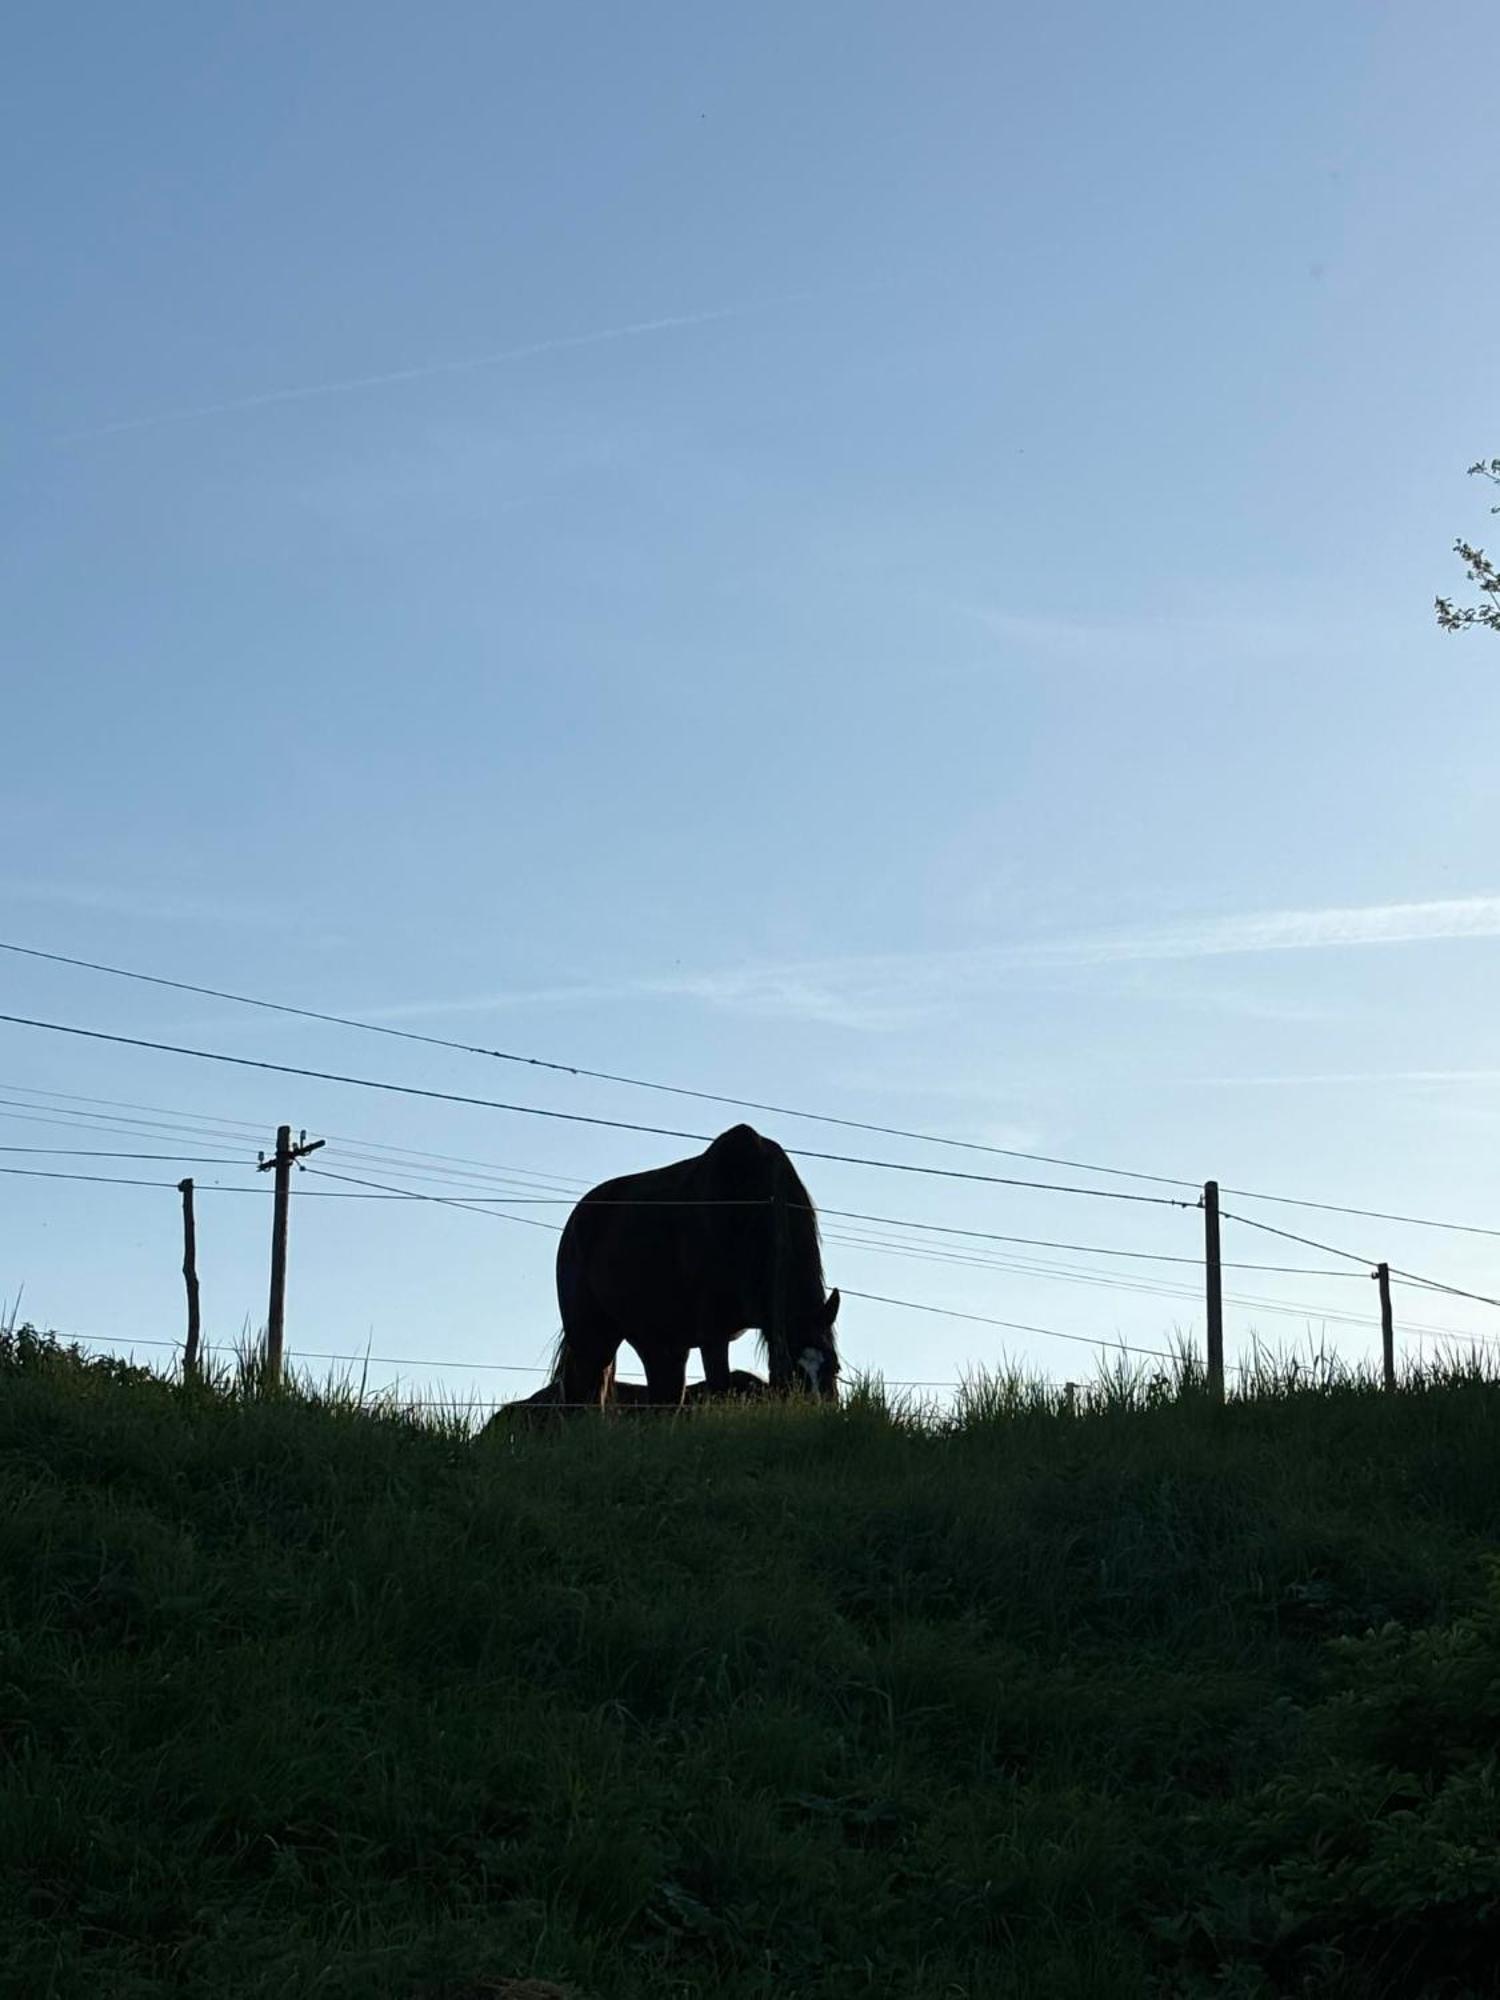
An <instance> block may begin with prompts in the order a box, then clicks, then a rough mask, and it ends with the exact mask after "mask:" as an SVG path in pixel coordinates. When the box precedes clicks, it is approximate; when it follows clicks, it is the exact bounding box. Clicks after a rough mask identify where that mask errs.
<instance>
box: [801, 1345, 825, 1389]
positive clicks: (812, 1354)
mask: <svg viewBox="0 0 1500 2000" xmlns="http://www.w3.org/2000/svg"><path fill="white" fill-rule="evenodd" d="M797 1366H798V1367H799V1368H800V1369H801V1370H802V1372H803V1374H804V1375H805V1376H806V1377H807V1386H808V1387H809V1388H810V1389H811V1390H812V1392H813V1394H814V1395H815V1396H816V1395H818V1394H819V1393H820V1391H821V1389H822V1387H823V1370H824V1369H825V1368H826V1367H827V1366H828V1357H827V1356H826V1355H825V1354H823V1353H822V1352H821V1351H820V1350H819V1349H818V1348H816V1347H804V1348H803V1350H802V1352H801V1353H800V1354H799V1355H798V1356H797Z"/></svg>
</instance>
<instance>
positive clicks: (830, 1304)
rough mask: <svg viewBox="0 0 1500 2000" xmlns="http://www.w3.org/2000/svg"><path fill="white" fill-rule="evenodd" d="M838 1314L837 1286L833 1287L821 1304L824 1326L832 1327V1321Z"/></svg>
mask: <svg viewBox="0 0 1500 2000" xmlns="http://www.w3.org/2000/svg"><path fill="white" fill-rule="evenodd" d="M838 1316H839V1295H838V1289H837V1287H835V1288H834V1290H833V1291H831V1292H830V1293H829V1294H828V1297H827V1299H826V1301H825V1302H824V1305H823V1324H824V1326H826V1327H828V1328H830V1329H832V1326H833V1322H834V1321H835V1320H836V1319H837V1318H838Z"/></svg>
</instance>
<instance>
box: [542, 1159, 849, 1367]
mask: <svg viewBox="0 0 1500 2000" xmlns="http://www.w3.org/2000/svg"><path fill="white" fill-rule="evenodd" d="M557 1302H558V1307H559V1309H560V1311H561V1314H562V1326H563V1330H562V1337H561V1339H560V1340H559V1342H558V1344H557V1353H556V1359H555V1365H554V1369H553V1379H554V1381H555V1382H556V1383H557V1384H558V1399H559V1401H561V1402H563V1403H596V1402H602V1401H603V1400H604V1399H605V1398H606V1397H607V1395H608V1390H609V1383H608V1380H607V1374H606V1371H607V1370H609V1369H610V1368H611V1366H612V1365H613V1362H614V1358H615V1355H616V1353H617V1351H618V1349H619V1346H620V1343H621V1341H622V1340H623V1341H628V1343H629V1344H630V1346H631V1347H633V1348H634V1349H635V1351H636V1353H637V1354H638V1355H639V1356H640V1359H641V1363H642V1365H643V1367H644V1368H645V1371H646V1386H647V1390H648V1393H649V1396H650V1400H651V1401H652V1402H653V1403H657V1404H667V1405H676V1404H678V1403H680V1402H681V1401H682V1397H683V1386H684V1383H685V1381H686V1377H687V1359H688V1354H689V1352H690V1350H691V1349H693V1348H695V1347H696V1348H699V1349H700V1350H701V1352H702V1355H703V1371H704V1379H705V1384H706V1387H707V1389H708V1391H709V1393H717V1394H724V1393H726V1392H728V1391H729V1390H730V1389H731V1387H732V1383H733V1373H732V1371H731V1369H730V1366H729V1343H730V1342H731V1341H732V1340H734V1339H735V1338H737V1336H738V1335H739V1334H741V1333H743V1332H744V1331H745V1330H746V1329H747V1328H748V1327H758V1328H759V1329H760V1333H761V1338H762V1341H763V1343H764V1347H765V1352H766V1360H767V1365H768V1372H769V1375H770V1388H771V1390H772V1392H773V1393H775V1394H781V1395H785V1394H787V1393H789V1392H791V1391H792V1390H793V1389H801V1390H804V1391H806V1392H807V1393H809V1394H811V1395H813V1396H815V1397H818V1398H820V1399H822V1400H826V1401H837V1399H838V1375H839V1358H838V1348H837V1346H836V1345H835V1342H834V1334H833V1326H834V1321H835V1319H836V1318H837V1316H838V1309H839V1295H838V1293H837V1292H836V1291H834V1292H825V1290H824V1286H823V1258H822V1252H821V1250H820V1248H819V1244H818V1219H817V1215H816V1213H815V1212H814V1209H813V1205H812V1202H811V1200H810V1198H809V1196H808V1192H807V1189H806V1188H805V1187H804V1186H803V1185H802V1182H801V1179H800V1178H799V1176H798V1174H797V1170H796V1168H795V1167H794V1166H793V1165H792V1163H791V1161H790V1160H789V1159H788V1158H787V1156H786V1154H785V1152H784V1151H783V1150H782V1148H781V1147H780V1146H778V1145H777V1144H776V1142H775V1140H774V1139H764V1138H762V1137H761V1135H760V1133H758V1132H756V1131H753V1130H752V1129H751V1127H750V1126H748V1125H735V1126H732V1127H731V1128H730V1129H729V1131H727V1132H721V1133H720V1134H719V1136H718V1138H717V1139H715V1140H713V1142H712V1143H711V1144H710V1145H709V1146H708V1147H707V1149H706V1150H705V1151H704V1152H702V1153H697V1154H694V1155H693V1157H692V1158H691V1159H687V1160H674V1161H673V1162H672V1163H671V1165H669V1166H665V1167H652V1168H649V1169H648V1170H647V1171H645V1172H644V1173H638V1174H622V1175H621V1176H620V1177H619V1178H618V1179H616V1180H610V1181H604V1182H602V1183H601V1184H600V1186H598V1187H596V1188H591V1189H590V1191H589V1192H588V1193H587V1194H586V1195H584V1197H583V1198H582V1200H581V1201H580V1202H579V1203H578V1205H577V1207H576V1208H574V1210H573V1212H572V1214H571V1215H570V1216H569V1217H568V1220H567V1224H566V1226H565V1227H564V1229H563V1233H562V1241H561V1242H560V1243H559V1245H558V1249H557Z"/></svg>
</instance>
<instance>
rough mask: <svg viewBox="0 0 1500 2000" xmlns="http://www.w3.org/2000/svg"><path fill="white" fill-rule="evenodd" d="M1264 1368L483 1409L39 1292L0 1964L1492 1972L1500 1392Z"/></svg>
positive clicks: (58, 1990) (0, 1437) (6, 1707)
mask: <svg viewBox="0 0 1500 2000" xmlns="http://www.w3.org/2000/svg"><path fill="white" fill-rule="evenodd" d="M1263 1363H1264V1365H1261V1363H1260V1362H1257V1364H1256V1366H1255V1367H1254V1368H1253V1369H1252V1372H1251V1373H1250V1375H1249V1376H1248V1377H1247V1378H1245V1379H1244V1380H1243V1381H1242V1382H1241V1384H1240V1385H1239V1389H1238V1392H1237V1393H1236V1394H1235V1395H1234V1397H1233V1398H1232V1399H1231V1402H1230V1403H1229V1405H1228V1406H1227V1407H1225V1408H1223V1409H1216V1408H1215V1407H1214V1406H1213V1405H1212V1404H1211V1403H1210V1402H1209V1400H1208V1398H1207V1395H1206V1392H1205V1389H1204V1385H1203V1382H1202V1378H1201V1374H1200V1373H1199V1371H1198V1370H1197V1368H1196V1366H1195V1364H1194V1363H1193V1362H1192V1361H1191V1360H1190V1358H1189V1357H1187V1356H1185V1355H1184V1356H1180V1357H1179V1359H1178V1361H1177V1362H1176V1363H1175V1364H1172V1365H1169V1366H1167V1367H1166V1368H1164V1369H1160V1370H1158V1371H1156V1372H1154V1373H1151V1372H1139V1371H1135V1370H1133V1369H1132V1368H1130V1367H1128V1366H1126V1365H1124V1363H1123V1359H1122V1362H1121V1364H1120V1365H1117V1366H1114V1367H1112V1368H1110V1369H1109V1370H1108V1371H1107V1372H1105V1373H1103V1374H1102V1375H1101V1376H1100V1377H1099V1379H1098V1380H1096V1381H1095V1382H1093V1383H1090V1384H1086V1385H1081V1386H1080V1387H1079V1389H1078V1390H1077V1391H1076V1392H1075V1393H1074V1394H1073V1395H1072V1396H1071V1397H1068V1396H1067V1395H1066V1393H1065V1392H1062V1391H1056V1390H1053V1389H1050V1388H1047V1387H1045V1386H1044V1385H1040V1384H1037V1383H1035V1382H1033V1381H1031V1380H1029V1379H1028V1378H1026V1377H1025V1376H1024V1375H1022V1374H1019V1373H1006V1374H1001V1375H994V1376H976V1377H974V1378H973V1379H972V1380H971V1381H970V1382H968V1383H967V1384H966V1385H965V1387H964V1389H963V1390H962V1392H961V1393H960V1395H959V1396H958V1398H957V1399H956V1401H955V1402H954V1403H953V1405H952V1406H951V1407H947V1408H938V1407H936V1406H933V1405H931V1404H922V1403H921V1402H910V1401H908V1402H903V1401H901V1400H899V1399H895V1398H891V1397H889V1396H888V1395H887V1394H886V1393H885V1392H884V1390H883V1389H882V1386H881V1384H880V1383H879V1382H878V1381H874V1380H866V1381H863V1382H859V1383H856V1384H855V1385H854V1386H853V1389H852V1391H851V1393H850V1394H849V1396H848V1397H847V1398H846V1400H845V1402H844V1404H843V1405H842V1407H841V1408H840V1409H839V1410H837V1411H834V1412H829V1411H826V1410H818V1409H812V1408H807V1407H796V1406H793V1407H781V1408H777V1407H762V1406H756V1407H752V1408H724V1409H710V1410H707V1411H704V1412H702V1413H699V1414H696V1415H695V1416H693V1417H692V1419H691V1420H666V1421H661V1420H657V1421H646V1422H642V1421H638V1420H629V1421H601V1420H598V1419H593V1418H587V1419H584V1420H581V1421H577V1422H574V1423H571V1424H569V1425H567V1426H565V1427H563V1428H562V1429H561V1430H559V1431H558V1432H556V1433H553V1434H534V1433H528V1432H517V1433H516V1434H514V1435H509V1434H507V1433H506V1432H504V1431H503V1430H500V1431H498V1432H495V1433H491V1434H489V1435H487V1436H486V1437H485V1438H484V1439H483V1440H482V1441H480V1442H478V1443H476V1442H474V1441H473V1438H472V1431H473V1428H474V1425H473V1416H474V1413H473V1412H471V1411H469V1410H466V1409H464V1408H462V1407H459V1406H455V1407H453V1408H451V1409H446V1410H438V1411H437V1412H433V1411H431V1410H427V1409H417V1408H414V1407H406V1408H403V1407H402V1406H401V1404H400V1402H399V1400H398V1399H396V1398H385V1399H377V1400H376V1401H375V1402H374V1403H373V1404H372V1402H371V1400H370V1399H369V1398H367V1397H366V1395H365V1393H364V1385H363V1382H362V1380H361V1379H360V1378H359V1377H358V1376H357V1375H350V1376H346V1377H340V1378H334V1379H330V1380H328V1381H325V1382H322V1383H317V1384H314V1383H311V1382H309V1381H306V1380H304V1381H298V1382H293V1383H291V1384H289V1385H288V1386H287V1387H285V1388H284V1389H282V1390H281V1391H279V1392H278V1393H274V1394H273V1393H268V1390H267V1385H266V1384H265V1382H264V1380H263V1379H260V1378H258V1377H257V1374H256V1369H255V1363H254V1356H253V1352H251V1351H249V1350H247V1351H246V1353H244V1354H243V1355H241V1356H240V1357H239V1362H238V1363H237V1364H236V1363H234V1362H228V1361H226V1362H225V1363H224V1364H222V1365H221V1366H220V1367H218V1368H217V1369H216V1370H211V1371H210V1374H209V1377H208V1379H207V1380H205V1381H204V1382H202V1383H200V1384H196V1385H191V1386H185V1385H182V1384H180V1383H171V1382H166V1381H162V1380H160V1379H157V1378H155V1377H153V1376H152V1375H150V1374H149V1373H148V1372H147V1371H144V1370H139V1369H133V1368H130V1367H128V1366H127V1365H125V1364H123V1363H119V1362H112V1361H98V1360H90V1359H89V1358H87V1357H85V1356H82V1355H79V1354H77V1353H76V1352H69V1351H68V1350H66V1349H61V1348H59V1347H58V1346H56V1345H55V1344H54V1343H52V1342H50V1341H48V1340H46V1339H45V1338H43V1337H41V1336H38V1335H35V1334H34V1333H32V1332H31V1331H30V1330H27V1329H22V1328H19V1327H16V1326H12V1327H11V1328H10V1329H9V1330H8V1331H6V1332H4V1333H0V1992H4V1993H7V1994H8V1993H11V1992H15V1993H17V1994H26V1995H33V1994H34V1995H37V1996H71V1995H74V1994H78V1995H83V1994H103V1995H108V1996H111V1997H112V2000H114V1997H115V1996H118V2000H139V1996H145V1995H157V1994H164V1993H167V1992H185V1993H204V1994H214V1995H224V1996H230V1997H231V2000H239V1996H246V2000H248V1996H252V1995H253V1996H262V1995H264V1996H269V1995H272V1994H275V1995H277V1996H280V1995H285V1994H298V1995H301V1994H308V1995H318V1996H344V1995H347V1996H351V2000H352V1996H355V1995H360V1996H365V1995H375V1996H384V1995H390V1996H400V2000H414V1996H423V1995H428V1996H433V2000H438V1996H449V2000H475V1997H476V1996H478V1995H480V1994H482V1993H495V1992H501V1991H503V1990H504V1987H503V1985H502V1984H501V1982H502V1981H503V1980H506V1979H517V1978H522V1977H526V1976H530V1977H535V1978H547V1979H552V1980H556V1981H559V1982H561V1983H562V1984H563V1986H564V1987H565V1988H566V1989H567V1990H569V1991H570V1992H574V1993H577V1994H580V1995H594V1996H597V2000H636V1996H646V1995H651V1996H658V1995H688V1994H700V1993H701V1994H723V1995H725V1996H728V2000H770V1996H772V1995H776V1996H778V2000H780V1996H785V1995H788V1994H795V1995H798V1996H808V2000H834V1996H843V1995H858V1994H869V1995H891V1996H896V1995H900V1996H903V2000H905V1997H906V1996H913V2000H938V1997H939V1996H944V1997H945V2000H947V1996H954V1995H971V1994H972V1995H983V1996H990V1995H995V1996H1005V1995H1010V1994H1015V1995H1023V1994H1025V1995H1031V1994H1035V1995H1046V1996H1049V2000H1051V1996H1056V2000H1068V1996H1084V1995H1090V1996H1092V1995H1111V1996H1112V1995H1120V1996H1129V1995H1133V1994H1142V1995H1144V1994H1165V1993H1173V1994H1183V1995H1191V1994H1200V1993H1201V1994H1204V1995H1208V1994H1243V1995H1250V1994H1274V1993H1284V1992H1296V1991H1304V1990H1305V1991H1309V1992H1318V1993H1348V1994H1366V1993H1381V1992H1390V1993H1393V1994H1401V1995H1405V1994H1412V1995H1418V1994H1423V1993H1432V1994H1438V1993H1448V1992H1452V1993H1470V1992H1482V1991H1485V1990H1489V1989H1488V1988H1486V1986H1485V1985H1484V1984H1482V1983H1480V1982H1482V1980H1483V1979H1485V1978H1487V1977H1489V1975H1488V1973H1487V1972H1486V1970H1485V1967H1486V1965H1487V1963H1488V1961H1487V1960H1486V1959H1485V1957H1484V1956H1483V1954H1484V1950H1485V1946H1486V1941H1487V1939H1488V1934H1489V1928H1490V1927H1491V1926H1492V1924H1493V1923H1494V1920H1495V1919H1494V1913H1495V1910H1496V1908H1497V1906H1500V1879H1495V1878H1496V1870H1495V1866H1494V1862H1493V1859H1492V1857H1493V1855H1494V1851H1495V1846H1494V1840H1493V1824H1494V1823H1495V1822H1494V1821H1493V1820H1491V1819H1487V1818H1486V1815H1487V1814H1489V1813H1490V1812H1491V1811H1492V1808H1493V1806H1494V1802H1495V1801H1494V1790H1493V1757H1492V1747H1493V1744H1494V1742H1495V1740H1496V1734H1495V1732H1496V1730H1500V1712H1497V1713H1494V1714H1493V1715H1492V1714H1491V1711H1492V1710H1500V1693H1497V1692H1496V1690H1500V1657H1497V1654H1500V1646H1497V1642H1496V1632H1497V1629H1500V1614H1497V1613H1496V1610H1495V1608H1494V1599H1493V1596H1492V1591H1491V1585H1490V1580H1489V1576H1488V1570H1487V1558H1488V1556H1489V1553H1490V1551H1491V1550H1492V1548H1493V1546H1494V1540H1495V1534H1496V1530H1497V1528H1500V1507H1497V1494H1500V1484H1497V1478H1496V1470H1495V1461H1496V1442H1497V1421H1496V1420H1497V1416H1500V1383H1497V1382H1496V1381H1495V1380H1494V1379H1493V1378H1492V1376H1491V1375H1490V1374H1489V1373H1488V1372H1487V1369H1486V1366H1485V1364H1484V1363H1483V1362H1482V1361H1481V1360H1479V1359H1476V1358H1474V1357H1469V1358H1467V1359H1462V1358H1459V1357H1447V1358H1442V1359H1439V1360H1438V1361H1437V1362H1435V1363H1433V1364H1430V1365H1427V1366H1422V1367H1414V1368H1412V1369H1410V1370H1409V1371H1408V1373H1407V1375H1406V1377H1405V1379H1404V1381H1403V1384H1402V1389H1401V1393H1399V1394H1397V1395H1394V1396H1392V1395H1388V1394H1384V1393H1383V1392H1382V1391H1381V1390H1380V1388H1379V1386H1378V1384H1377V1383H1376V1382H1375V1381H1374V1380H1372V1379H1371V1378H1369V1377H1368V1376H1365V1375H1363V1374H1361V1373H1359V1372H1358V1371H1350V1370H1348V1369H1345V1368H1343V1367H1341V1366H1340V1365H1339V1364H1337V1363H1336V1362H1335V1361H1334V1360H1333V1359H1332V1358H1331V1357H1329V1356H1326V1355H1325V1356H1322V1357H1321V1358H1320V1359H1317V1360H1316V1362H1314V1360H1313V1359H1312V1358H1309V1359H1307V1360H1304V1359H1303V1358H1301V1357H1298V1356H1295V1355H1293V1356H1279V1357H1278V1356H1272V1355H1269V1354H1268V1355H1266V1356H1264V1357H1263ZM1294 1364H1295V1365H1294ZM1455 1662H1456V1663H1457V1664H1455ZM1486 1675H1488V1679H1486ZM1487 1689H1488V1690H1489V1692H1486V1690H1487ZM1393 1690H1394V1692H1392V1691H1393ZM1398 1697H1399V1698H1398ZM1403 1703H1404V1704H1405V1706H1402V1704H1403ZM1486 1704H1488V1707H1487V1706H1486ZM1403 1718H1406V1719H1405V1720H1403ZM1412 1718H1416V1720H1415V1721H1413V1720H1412ZM1487 1730H1488V1734H1486V1731H1487ZM1403 1731H1404V1732H1405V1734H1404V1735H1403ZM1397 1780H1399V1782H1397ZM1487 1786H1488V1787H1489V1789H1488V1790H1487V1789H1486V1787H1487ZM1486 1825H1488V1826H1489V1827H1490V1829H1491V1832H1490V1835H1489V1837H1488V1846H1487V1847H1486V1836H1485V1834H1484V1831H1483V1829H1484V1827H1485V1826H1486ZM1487 1857H1491V1858H1487ZM1487 1870H1488V1872H1486V1871H1487ZM1466 1982H1467V1983H1466Z"/></svg>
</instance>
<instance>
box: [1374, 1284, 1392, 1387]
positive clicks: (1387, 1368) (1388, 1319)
mask: <svg viewBox="0 0 1500 2000" xmlns="http://www.w3.org/2000/svg"><path fill="white" fill-rule="evenodd" d="M1375 1282H1376V1284H1377V1285H1379V1287H1380V1362H1381V1371H1382V1374H1383V1376H1384V1379H1385V1386H1386V1388H1387V1389H1394V1388H1395V1386H1396V1323H1395V1320H1394V1318H1393V1317H1392V1314H1391V1267H1390V1265H1389V1264H1377V1265H1376V1266H1375Z"/></svg>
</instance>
